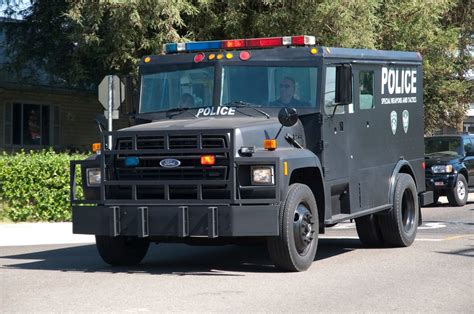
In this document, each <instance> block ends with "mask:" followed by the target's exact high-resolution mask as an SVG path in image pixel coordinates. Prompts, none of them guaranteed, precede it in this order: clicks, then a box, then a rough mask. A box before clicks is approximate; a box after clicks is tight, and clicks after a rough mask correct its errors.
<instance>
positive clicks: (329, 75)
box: [324, 67, 344, 115]
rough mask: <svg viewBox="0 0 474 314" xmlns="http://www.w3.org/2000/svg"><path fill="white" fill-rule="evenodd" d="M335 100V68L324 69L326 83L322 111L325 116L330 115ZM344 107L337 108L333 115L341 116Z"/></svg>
mask: <svg viewBox="0 0 474 314" xmlns="http://www.w3.org/2000/svg"><path fill="white" fill-rule="evenodd" d="M335 100H336V67H327V68H326V81H325V87H324V110H325V112H326V114H328V115H332V114H333V112H334V108H335V107H334V104H335ZM343 113H344V106H338V107H337V109H336V112H335V114H343Z"/></svg>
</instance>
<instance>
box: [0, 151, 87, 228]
mask: <svg viewBox="0 0 474 314" xmlns="http://www.w3.org/2000/svg"><path fill="white" fill-rule="evenodd" d="M85 157H86V156H85V155H81V154H67V153H55V152H54V151H53V150H48V151H46V150H43V151H39V152H33V151H31V152H29V153H25V152H20V153H17V154H14V155H8V154H6V153H3V155H0V198H1V199H2V200H3V202H4V204H3V205H4V206H2V207H3V211H4V212H3V214H2V215H3V216H5V217H7V218H8V219H10V220H12V221H15V222H19V221H69V220H71V209H70V203H69V201H70V200H69V161H70V160H75V159H84V158H85ZM80 192H81V191H80V189H78V193H80Z"/></svg>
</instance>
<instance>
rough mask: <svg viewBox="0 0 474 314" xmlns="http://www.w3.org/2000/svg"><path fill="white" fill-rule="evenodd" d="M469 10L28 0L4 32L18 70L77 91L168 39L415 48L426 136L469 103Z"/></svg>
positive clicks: (467, 1) (326, 1)
mask: <svg viewBox="0 0 474 314" xmlns="http://www.w3.org/2000/svg"><path fill="white" fill-rule="evenodd" d="M472 12H473V10H472V1H471V0H426V1H413V0H400V1H398V0H300V1H292V0H234V1H220V0H176V1H166V0H133V1H119V0H116V1H112V0H107V1H91V0H82V1H72V0H69V1H66V0H58V1H55V2H54V5H52V4H51V2H47V1H41V0H32V6H31V7H30V8H29V9H27V10H25V11H23V12H22V14H23V15H24V17H25V20H24V23H18V25H20V24H21V26H17V25H15V26H11V27H9V29H8V32H7V36H8V42H9V49H8V51H9V53H10V56H11V58H12V61H13V62H12V66H13V67H14V68H15V69H16V70H17V73H19V72H21V71H19V70H20V69H21V68H22V67H23V65H24V64H28V65H29V66H30V67H31V68H32V70H31V71H30V73H34V69H35V67H42V68H44V69H46V70H47V71H48V72H49V73H52V74H53V75H52V76H51V79H52V80H55V81H56V82H60V83H61V82H63V83H64V84H69V85H72V86H83V87H84V86H85V87H87V86H90V85H91V84H97V83H98V82H99V81H100V79H101V78H102V77H103V76H104V75H105V74H135V75H136V73H137V72H136V71H137V63H138V60H139V59H140V58H141V57H142V56H144V55H147V54H154V53H160V52H161V46H162V44H163V43H166V42H176V41H187V40H212V39H226V38H227V39H228V38H246V37H265V36H282V35H297V34H307V35H315V36H316V37H317V43H318V44H320V45H325V46H339V47H351V48H376V49H389V50H392V49H393V50H409V51H418V52H420V53H421V54H422V55H423V60H424V61H423V65H424V78H425V80H424V86H425V93H424V103H425V126H426V130H427V132H432V131H433V130H434V129H436V128H438V127H441V126H443V125H449V126H453V127H455V126H457V125H459V124H460V122H461V121H462V119H463V117H464V114H465V110H466V104H467V103H468V102H469V101H472V99H473V84H472V81H468V80H467V79H466V77H465V73H466V72H467V70H468V69H469V68H472V55H471V53H470V52H469V47H471V49H472V40H473V38H474V36H473V34H472V30H473V27H472V21H473V20H474V19H473V17H472ZM22 74H23V75H24V73H22Z"/></svg>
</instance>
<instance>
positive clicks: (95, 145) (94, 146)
mask: <svg viewBox="0 0 474 314" xmlns="http://www.w3.org/2000/svg"><path fill="white" fill-rule="evenodd" d="M101 146H102V145H101V144H100V143H93V144H92V152H93V153H97V152H98V151H100V149H101Z"/></svg>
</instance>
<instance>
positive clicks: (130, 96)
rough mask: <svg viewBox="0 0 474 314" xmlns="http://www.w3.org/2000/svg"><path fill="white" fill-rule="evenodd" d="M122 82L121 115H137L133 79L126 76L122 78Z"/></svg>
mask: <svg viewBox="0 0 474 314" xmlns="http://www.w3.org/2000/svg"><path fill="white" fill-rule="evenodd" d="M122 81H123V82H124V84H125V103H124V105H123V106H122V108H121V109H122V110H123V113H125V114H127V115H134V114H136V113H137V111H138V110H137V108H136V104H137V103H138V102H137V101H136V99H135V86H134V82H133V77H132V76H130V75H127V76H125V77H123V78H122Z"/></svg>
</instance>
